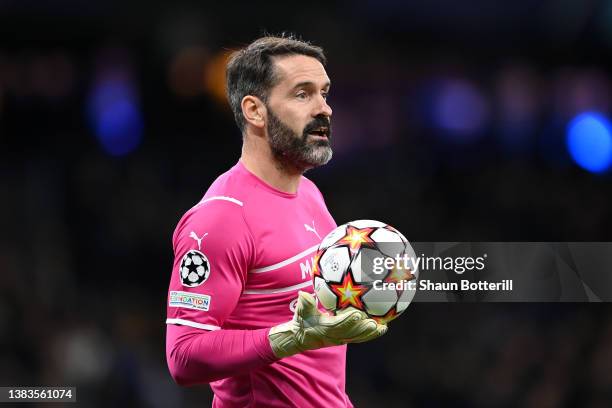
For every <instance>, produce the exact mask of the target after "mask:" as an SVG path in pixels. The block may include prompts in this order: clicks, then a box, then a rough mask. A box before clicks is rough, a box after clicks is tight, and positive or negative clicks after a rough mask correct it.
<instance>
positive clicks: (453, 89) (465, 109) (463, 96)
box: [433, 80, 489, 142]
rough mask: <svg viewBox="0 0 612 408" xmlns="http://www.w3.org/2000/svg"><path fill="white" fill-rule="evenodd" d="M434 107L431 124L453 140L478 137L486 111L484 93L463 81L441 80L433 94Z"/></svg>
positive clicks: (464, 140) (486, 114) (459, 140)
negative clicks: (435, 92) (432, 122)
mask: <svg viewBox="0 0 612 408" xmlns="http://www.w3.org/2000/svg"><path fill="white" fill-rule="evenodd" d="M433 108H434V111H433V119H434V125H435V126H436V127H438V128H440V129H441V130H443V131H445V133H446V135H447V136H448V138H449V139H450V140H453V141H456V142H470V141H473V140H475V139H476V138H478V136H479V132H480V131H481V130H482V129H483V127H484V125H485V122H486V120H487V118H488V113H489V108H488V105H487V101H486V99H485V97H484V96H483V94H482V93H481V92H480V90H479V89H478V88H477V87H476V86H475V85H474V84H472V83H471V82H468V81H466V80H452V81H444V82H443V83H442V84H441V85H440V87H439V89H438V92H437V94H436V96H435V101H434V107H433Z"/></svg>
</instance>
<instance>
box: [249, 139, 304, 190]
mask: <svg viewBox="0 0 612 408" xmlns="http://www.w3.org/2000/svg"><path fill="white" fill-rule="evenodd" d="M258 142H259V143H258ZM240 161H241V162H242V164H243V165H244V167H246V169H247V170H248V171H250V172H251V173H253V174H254V175H256V176H257V177H259V178H260V179H261V180H263V181H265V182H266V183H267V184H269V185H271V186H272V187H274V188H275V189H277V190H280V191H282V192H285V193H289V194H295V193H297V190H298V187H299V185H300V179H301V177H302V173H303V171H302V170H300V169H298V168H297V167H294V166H288V165H286V164H284V163H282V162H280V161H279V160H278V159H276V157H274V155H273V154H272V151H271V150H270V147H269V146H268V144H267V142H265V141H262V140H256V141H255V142H253V138H252V137H248V136H247V137H246V138H245V140H244V143H243V145H242V155H241V156H240Z"/></svg>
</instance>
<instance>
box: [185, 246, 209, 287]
mask: <svg viewBox="0 0 612 408" xmlns="http://www.w3.org/2000/svg"><path fill="white" fill-rule="evenodd" d="M180 271H181V283H182V284H183V286H187V287H190V288H192V287H194V286H199V285H201V284H202V283H204V282H205V281H206V279H208V275H209V274H210V264H209V263H208V258H206V255H204V254H203V253H202V252H200V251H196V250H195V249H192V250H191V251H189V252H187V253H186V254H185V256H183V259H182V261H181V267H180Z"/></svg>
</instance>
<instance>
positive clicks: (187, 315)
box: [166, 162, 352, 407]
mask: <svg viewBox="0 0 612 408" xmlns="http://www.w3.org/2000/svg"><path fill="white" fill-rule="evenodd" d="M335 227H336V224H335V222H334V220H333V218H332V217H331V215H330V214H329V212H328V210H327V208H326V206H325V202H324V201H323V197H322V196H321V193H320V192H319V190H318V189H317V188H316V186H315V185H314V184H313V183H312V182H311V181H310V180H308V179H306V178H304V177H302V180H301V182H300V185H299V188H298V191H297V193H296V194H288V193H284V192H281V191H278V190H276V189H274V188H273V187H271V186H269V185H268V184H266V183H264V182H263V181H262V180H260V179H259V178H257V177H256V176H255V175H253V174H252V173H250V172H249V171H248V170H247V169H246V168H245V167H244V166H243V164H242V163H241V162H238V163H237V164H236V165H235V166H234V167H232V168H231V169H230V170H229V171H228V172H226V173H225V174H223V175H221V176H220V177H219V178H218V179H217V180H216V181H215V182H214V183H213V184H212V186H211V187H210V188H209V189H208V191H207V192H206V194H205V195H204V197H203V199H202V200H201V201H200V203H199V204H197V205H196V206H195V207H193V208H192V209H190V210H189V211H187V213H186V214H185V215H184V216H183V218H182V219H181V220H180V222H179V224H178V226H177V228H176V230H175V232H174V236H173V244H174V255H175V260H174V267H173V272H172V278H171V282H170V289H169V293H168V309H167V311H168V319H167V321H166V323H168V324H180V325H184V326H191V327H195V328H199V329H203V330H219V329H242V330H244V329H261V328H267V327H272V326H275V325H277V324H280V323H283V322H286V321H288V320H290V319H291V318H292V317H293V312H294V310H295V303H296V297H297V293H298V291H299V290H303V291H307V292H310V293H313V287H312V283H311V269H312V262H313V259H312V258H313V255H314V252H315V250H316V248H317V246H318V244H319V242H320V241H321V239H322V237H324V236H325V235H327V233H329V232H330V231H331V230H332V229H333V228H335ZM345 362H346V346H338V347H328V348H324V349H319V350H312V351H307V352H304V353H301V354H297V355H294V356H291V357H287V358H284V359H281V360H278V361H276V362H274V363H272V364H269V365H264V366H262V367H260V368H258V369H255V370H252V371H250V372H248V373H242V374H239V375H235V376H233V377H229V378H225V379H223V380H219V381H215V382H212V383H210V385H211V387H212V389H213V391H214V393H215V398H214V401H213V407H246V406H248V407H255V406H256V407H259V406H262V407H264V406H265V407H276V406H278V407H286V406H298V407H312V406H320V407H351V406H352V404H351V402H350V400H349V399H348V397H347V395H346V393H345V391H344V384H345Z"/></svg>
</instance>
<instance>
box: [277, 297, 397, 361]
mask: <svg viewBox="0 0 612 408" xmlns="http://www.w3.org/2000/svg"><path fill="white" fill-rule="evenodd" d="M386 332H387V326H386V325H384V324H378V323H377V322H376V321H375V320H373V319H370V318H368V316H367V314H366V313H365V312H362V311H360V310H357V309H355V308H352V307H349V308H347V309H343V310H341V311H339V312H338V313H337V314H336V315H335V316H332V315H326V314H323V313H321V312H320V311H319V309H318V308H317V304H316V301H315V299H314V297H313V296H312V295H311V294H310V293H306V292H302V291H300V292H299V293H298V301H297V307H296V308H295V314H294V315H293V319H292V320H290V321H288V322H287V323H283V324H280V325H278V326H274V327H272V329H270V333H269V334H268V338H269V340H270V345H271V346H272V351H274V354H275V355H276V356H277V357H278V358H283V357H287V356H291V355H294V354H297V353H301V352H303V351H306V350H314V349H318V348H323V347H329V346H337V345H340V344H345V343H362V342H364V341H368V340H372V339H375V338H377V337H380V336H382V335H383V334H385V333H386Z"/></svg>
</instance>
